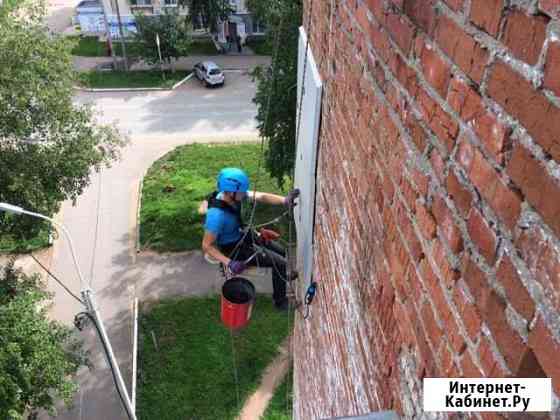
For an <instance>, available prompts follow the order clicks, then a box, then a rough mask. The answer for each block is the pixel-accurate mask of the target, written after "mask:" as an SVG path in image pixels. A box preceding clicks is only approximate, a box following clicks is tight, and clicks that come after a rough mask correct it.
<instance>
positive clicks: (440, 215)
mask: <svg viewBox="0 0 560 420" xmlns="http://www.w3.org/2000/svg"><path fill="white" fill-rule="evenodd" d="M432 212H433V214H434V216H435V218H436V220H437V223H438V230H439V232H441V235H442V236H443V237H444V238H445V240H446V241H447V244H448V245H449V248H450V249H451V251H453V252H454V253H456V254H457V253H459V252H461V251H462V250H463V237H462V236H461V231H460V230H459V228H458V227H457V225H456V224H455V221H454V220H453V216H452V215H451V211H450V210H449V208H448V207H447V204H446V203H445V201H444V200H443V198H441V197H440V196H437V197H435V199H434V204H433V206H432Z"/></svg>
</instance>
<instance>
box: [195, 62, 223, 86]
mask: <svg viewBox="0 0 560 420" xmlns="http://www.w3.org/2000/svg"><path fill="white" fill-rule="evenodd" d="M194 74H195V76H196V78H197V79H198V80H200V81H201V82H202V84H203V85H204V86H207V87H208V86H223V85H224V82H225V81H226V78H225V76H224V72H223V71H222V69H220V68H219V67H218V65H217V64H216V63H214V62H212V61H203V62H201V63H196V64H195V65H194Z"/></svg>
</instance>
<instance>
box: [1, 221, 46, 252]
mask: <svg viewBox="0 0 560 420" xmlns="http://www.w3.org/2000/svg"><path fill="white" fill-rule="evenodd" d="M47 246H49V228H48V225H47V224H45V225H44V227H43V228H42V229H41V230H40V231H39V233H38V234H37V235H36V236H34V237H33V238H18V237H15V236H13V235H7V234H0V253H6V254H20V253H26V252H31V251H36V250H38V249H42V248H46V247H47Z"/></svg>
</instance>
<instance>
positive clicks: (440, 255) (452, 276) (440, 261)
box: [432, 241, 460, 288]
mask: <svg viewBox="0 0 560 420" xmlns="http://www.w3.org/2000/svg"><path fill="white" fill-rule="evenodd" d="M432 257H433V259H434V262H435V263H436V266H437V267H438V269H439V272H440V273H441V275H442V277H443V280H444V281H445V284H446V286H447V287H448V288H451V287H453V286H454V285H455V282H456V281H457V280H458V279H459V277H460V273H459V272H458V271H457V270H455V269H454V268H453V267H452V266H451V264H450V263H449V260H448V259H447V253H446V251H445V247H444V246H443V244H442V243H441V242H440V241H434V243H433V245H432Z"/></svg>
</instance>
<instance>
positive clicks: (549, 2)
mask: <svg viewBox="0 0 560 420" xmlns="http://www.w3.org/2000/svg"><path fill="white" fill-rule="evenodd" d="M539 9H540V10H542V11H543V12H545V13H547V14H548V15H549V16H551V17H553V18H555V19H560V2H558V0H539Z"/></svg>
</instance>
